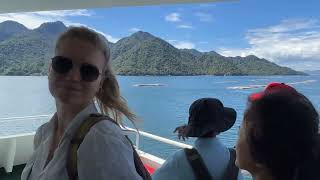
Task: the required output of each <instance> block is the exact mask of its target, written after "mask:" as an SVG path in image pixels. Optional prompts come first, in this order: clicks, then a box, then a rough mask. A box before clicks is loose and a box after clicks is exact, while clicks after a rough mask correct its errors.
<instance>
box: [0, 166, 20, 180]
mask: <svg viewBox="0 0 320 180" xmlns="http://www.w3.org/2000/svg"><path fill="white" fill-rule="evenodd" d="M23 168H24V165H19V166H14V167H13V171H12V172H11V173H6V171H5V170H4V168H0V179H1V180H20V179H21V173H22V170H23Z"/></svg>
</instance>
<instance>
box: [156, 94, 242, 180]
mask: <svg viewBox="0 0 320 180" xmlns="http://www.w3.org/2000/svg"><path fill="white" fill-rule="evenodd" d="M236 117H237V113H236V111H235V110H234V109H233V108H229V107H224V105H223V104H222V102H221V101H220V100H219V99H216V98H201V99H198V100H196V101H194V102H193V103H192V104H191V106H190V108H189V120H188V124H187V125H182V126H179V127H177V128H176V129H175V131H174V132H177V133H178V138H179V139H180V138H182V139H183V140H185V138H188V137H194V138H197V139H196V140H195V142H194V147H193V148H192V149H182V150H179V151H177V152H176V153H174V154H173V155H172V156H171V157H169V158H168V159H167V160H166V162H165V163H164V164H163V165H162V166H161V167H160V168H159V169H157V171H156V172H155V173H154V174H153V176H152V178H153V180H179V179H183V180H213V179H214V180H225V179H226V180H236V179H238V180H240V179H243V177H242V175H241V173H240V172H239V169H238V168H237V167H236V166H235V164H234V161H235V158H236V157H235V156H236V155H235V151H234V150H233V149H228V148H227V147H226V146H225V145H223V143H222V142H220V140H219V138H218V137H217V135H218V134H220V133H222V132H225V131H227V130H229V129H230V128H231V127H232V126H233V125H234V123H235V121H236Z"/></svg>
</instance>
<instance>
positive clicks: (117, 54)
mask: <svg viewBox="0 0 320 180" xmlns="http://www.w3.org/2000/svg"><path fill="white" fill-rule="evenodd" d="M66 29H67V27H66V26H65V25H64V24H63V23H62V22H60V21H57V22H50V23H44V24H42V25H41V26H40V27H38V28H36V29H33V30H30V29H28V28H26V27H25V26H23V25H22V24H19V23H17V22H15V21H5V22H2V23H0V75H10V76H38V75H39V76H41V75H46V74H47V69H48V63H49V60H50V58H51V57H52V56H53V54H54V52H53V50H54V44H55V42H56V39H57V37H58V35H59V34H60V33H61V32H63V31H65V30H66ZM108 44H109V45H110V49H111V60H112V66H113V69H114V71H115V72H116V74H118V75H131V76H143V75H154V76H162V75H173V76H193V75H216V76H231V75H235V76H238V75H239V76H240V75H306V73H303V72H299V71H295V70H293V69H290V68H288V67H281V66H279V65H277V64H275V63H272V62H270V61H268V60H266V59H261V58H258V57H256V56H254V55H250V56H246V57H225V56H222V55H220V54H218V53H216V52H214V51H211V52H199V51H197V50H195V49H177V48H175V47H174V46H172V45H171V44H169V43H168V42H166V41H164V40H162V39H160V38H158V37H155V36H153V35H151V34H150V33H147V32H142V31H139V32H136V33H134V34H132V35H131V36H129V37H125V38H122V39H120V40H119V41H118V42H116V43H111V42H108Z"/></svg>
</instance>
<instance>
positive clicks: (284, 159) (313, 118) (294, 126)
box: [236, 83, 320, 180]
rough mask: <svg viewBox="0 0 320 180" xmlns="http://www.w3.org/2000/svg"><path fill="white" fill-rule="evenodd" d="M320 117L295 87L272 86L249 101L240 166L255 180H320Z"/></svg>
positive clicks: (239, 151) (241, 138) (239, 149)
mask: <svg viewBox="0 0 320 180" xmlns="http://www.w3.org/2000/svg"><path fill="white" fill-rule="evenodd" d="M318 128H319V115H318V113H317V111H316V109H315V108H314V107H313V105H312V103H311V102H310V101H309V100H308V99H307V98H306V97H305V96H303V95H302V94H301V93H299V92H297V91H296V90H295V89H294V88H292V87H291V86H288V85H286V84H283V83H271V84H269V85H268V86H267V88H266V89H265V90H264V91H263V92H260V93H255V94H252V95H251V96H250V97H249V104H248V108H247V110H246V112H245V115H244V120H243V123H242V126H241V128H240V134H239V139H238V142H237V146H236V152H237V158H236V165H237V166H238V167H239V168H241V169H245V170H248V171H249V172H250V173H251V174H252V176H253V179H254V180H318V179H320V176H319V175H320V173H319V172H320V164H319V163H320V161H319V160H320V157H319V155H320V154H319V153H320V149H319V143H320V142H319V133H318Z"/></svg>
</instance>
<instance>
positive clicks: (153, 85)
mask: <svg viewBox="0 0 320 180" xmlns="http://www.w3.org/2000/svg"><path fill="white" fill-rule="evenodd" d="M133 86H134V87H157V86H166V84H161V83H155V84H134V85H133Z"/></svg>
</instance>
